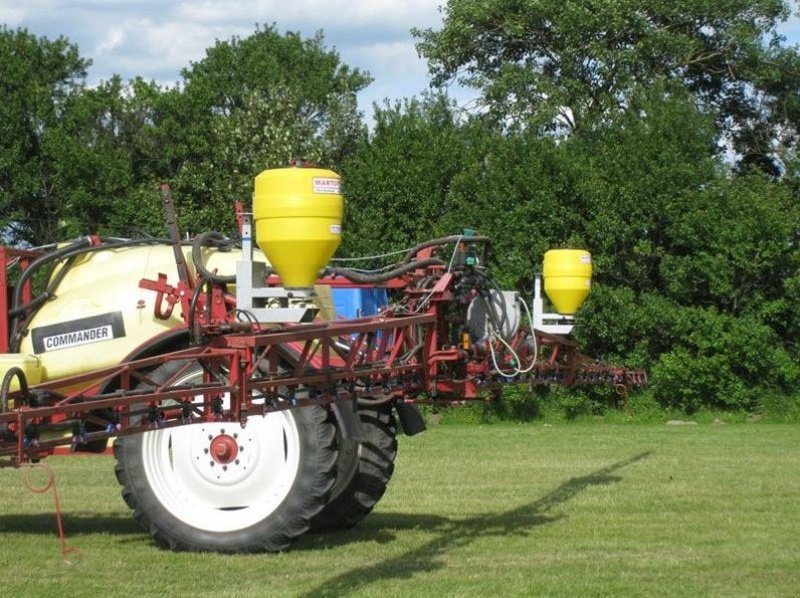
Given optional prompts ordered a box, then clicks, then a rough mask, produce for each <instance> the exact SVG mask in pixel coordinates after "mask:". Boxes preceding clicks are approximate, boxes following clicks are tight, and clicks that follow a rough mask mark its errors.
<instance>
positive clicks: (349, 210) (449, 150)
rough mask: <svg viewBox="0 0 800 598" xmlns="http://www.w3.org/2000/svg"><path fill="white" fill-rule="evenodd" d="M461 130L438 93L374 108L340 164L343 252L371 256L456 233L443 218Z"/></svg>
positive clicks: (464, 141)
mask: <svg viewBox="0 0 800 598" xmlns="http://www.w3.org/2000/svg"><path fill="white" fill-rule="evenodd" d="M465 131H466V130H465V129H463V128H462V126H461V124H460V123H459V119H458V113H457V111H456V110H455V107H454V105H453V104H452V103H451V102H450V101H449V100H448V99H447V98H446V97H444V96H441V95H434V96H426V97H423V98H420V99H410V100H406V101H404V102H397V103H395V104H388V103H387V104H385V105H384V106H375V128H374V131H373V132H372V134H371V136H370V138H366V137H365V138H364V139H362V141H361V143H360V144H359V146H358V148H357V150H356V152H354V154H353V155H352V156H351V157H350V158H349V159H348V160H346V161H345V163H344V168H343V170H342V177H343V180H344V192H345V195H346V198H347V202H346V204H345V210H346V211H345V223H344V245H343V251H344V252H347V253H353V254H357V255H366V254H376V253H382V252H384V251H387V250H397V249H401V248H403V247H408V246H409V245H413V244H415V243H417V242H419V241H424V240H426V239H430V238H432V237H435V236H438V235H442V234H453V233H457V232H458V231H459V228H458V227H456V228H447V226H448V224H452V222H448V223H445V222H444V219H445V216H446V213H447V211H448V206H447V195H448V190H449V188H450V184H451V181H452V179H453V177H454V176H455V175H456V174H457V173H458V172H460V171H461V170H462V169H463V168H464V167H465V165H466V164H467V163H468V162H469V159H470V151H469V139H468V135H467V134H466V132H465ZM458 226H468V223H465V222H464V221H462V222H461V223H459V224H458Z"/></svg>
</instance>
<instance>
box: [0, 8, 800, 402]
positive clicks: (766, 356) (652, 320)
mask: <svg viewBox="0 0 800 598" xmlns="http://www.w3.org/2000/svg"><path fill="white" fill-rule="evenodd" d="M796 8H797V6H796V3H789V2H783V1H778V0H732V1H731V2H726V3H706V2H698V1H697V0H680V1H677V2H676V1H671V2H666V1H663V0H638V1H636V2H634V1H633V0H615V1H613V2H612V1H611V0H574V1H573V0H565V1H564V2H559V3H550V2H522V1H511V2H509V1H508V0H502V1H501V0H483V1H481V2H474V1H471V0H450V1H449V2H448V3H447V4H446V6H445V7H444V9H443V21H442V25H441V27H440V28H438V29H430V30H417V31H414V33H413V35H414V36H415V37H416V41H417V44H418V46H417V47H418V50H419V52H420V53H421V55H422V56H424V57H425V58H426V59H427V60H428V64H429V68H430V72H431V91H430V92H428V93H425V94H422V95H421V96H420V97H414V98H407V99H402V100H398V101H394V102H389V101H387V102H385V103H383V104H382V105H378V106H375V107H374V123H373V124H372V126H371V128H368V127H367V124H366V123H365V122H364V120H363V117H362V115H361V114H360V113H359V112H358V110H357V105H356V94H357V93H358V91H360V90H361V89H363V88H364V87H365V86H366V85H368V84H369V83H370V77H369V75H368V74H367V73H364V72H362V71H360V70H358V69H354V68H350V67H348V66H347V65H345V64H343V63H342V62H341V60H340V59H339V56H338V55H337V53H336V52H335V51H333V50H330V49H328V48H326V47H325V44H324V39H323V37H322V36H321V34H320V35H317V36H316V37H313V38H311V39H303V38H301V37H300V36H299V35H297V34H293V33H286V34H280V33H279V32H278V31H277V30H276V29H275V27H274V26H271V27H263V26H261V27H258V28H257V29H256V30H255V32H254V33H253V34H252V35H250V36H248V37H245V38H232V39H230V40H227V41H218V42H216V43H215V45H214V46H212V47H211V48H209V49H208V50H207V52H206V56H205V57H204V58H203V59H202V60H200V61H198V62H196V63H192V64H191V65H189V66H187V67H186V68H185V69H184V70H183V71H182V73H181V78H180V81H179V82H178V84H176V85H175V86H174V87H171V88H164V87H160V86H158V85H156V84H154V83H152V82H147V81H145V80H144V79H141V78H137V79H134V80H132V81H127V82H124V81H122V80H121V79H120V78H118V77H115V78H113V79H112V80H110V81H107V82H103V83H102V84H100V85H98V86H96V87H91V88H90V87H88V86H87V85H86V73H87V69H88V68H89V61H88V60H87V59H85V58H83V57H81V56H80V54H79V51H78V49H77V48H76V47H75V46H74V45H73V44H70V43H69V41H68V40H66V39H63V38H62V39H58V40H48V39H45V38H41V37H37V36H35V35H33V34H31V33H29V32H28V31H26V30H23V29H17V30H11V29H8V28H3V29H2V30H0V81H2V83H3V92H2V99H3V101H2V102H0V127H2V130H1V131H0V146H1V147H2V153H0V156H2V162H0V224H2V225H3V227H4V228H3V230H4V233H3V234H4V236H5V237H6V239H7V240H8V241H9V242H24V243H27V244H30V245H40V244H44V243H49V242H52V241H54V240H57V239H63V238H65V237H69V236H74V235H77V234H82V233H86V232H106V233H108V234H116V235H125V236H131V235H135V234H141V232H140V231H146V232H147V233H149V234H160V233H162V230H163V229H162V227H163V224H162V216H161V209H160V205H159V198H158V194H157V193H156V192H155V190H156V189H157V183H158V182H160V181H162V180H168V181H170V182H171V184H172V186H173V190H174V192H175V198H176V202H177V204H178V211H179V215H180V218H181V226H182V228H183V229H184V230H188V231H192V232H200V231H202V230H206V229H209V228H214V229H218V230H222V231H223V232H227V231H228V230H229V229H230V228H231V227H232V226H233V222H232V219H231V207H230V206H231V204H232V202H233V200H236V199H247V198H249V196H250V194H251V189H252V178H253V176H254V174H256V173H257V172H259V171H260V170H262V169H264V168H267V167H274V166H280V165H283V164H285V163H286V162H287V160H288V159H289V158H292V157H298V156H301V157H304V158H308V159H312V160H315V161H317V162H319V163H321V164H324V165H326V166H329V167H331V168H333V169H334V170H337V171H338V172H340V173H341V174H342V177H343V181H344V194H345V199H346V216H345V229H344V230H345V232H344V243H343V247H342V249H341V252H342V254H343V255H363V254H374V253H381V252H384V251H389V250H393V249H400V248H403V247H407V246H409V245H412V244H414V243H415V242H418V241H421V240H424V239H426V238H430V237H432V236H437V235H444V234H452V233H454V232H459V231H460V230H462V229H463V228H474V229H478V230H480V231H481V232H482V233H484V234H487V235H489V236H490V237H492V239H493V245H492V254H491V256H492V257H491V264H490V265H491V267H492V269H493V272H494V273H495V276H496V277H497V278H498V279H499V280H500V282H501V284H502V285H503V286H505V287H510V288H517V289H519V290H521V291H523V292H524V293H530V291H531V287H532V280H533V273H534V272H537V271H539V270H541V258H542V254H543V253H544V251H545V250H546V249H548V248H551V247H560V246H573V247H582V248H586V249H589V250H590V251H591V252H592V254H593V256H594V267H595V284H594V291H593V293H592V295H591V296H590V298H589V300H588V301H587V304H586V305H585V307H584V308H583V310H582V312H581V319H580V322H579V325H578V328H577V331H576V336H577V337H578V340H579V341H580V343H581V345H582V346H583V348H584V350H585V352H586V353H589V354H592V355H596V356H598V357H602V358H604V359H606V360H610V361H613V362H615V363H620V364H624V365H627V366H630V367H637V368H639V367H641V368H646V369H648V370H649V372H650V380H651V383H650V386H649V388H648V390H647V393H648V394H649V395H650V396H651V397H652V398H654V399H655V400H656V401H658V402H659V403H660V404H661V405H663V406H667V407H672V408H678V409H682V410H685V411H689V412H691V411H694V410H698V409H702V408H709V407H710V408H723V409H736V410H758V409H760V408H761V406H762V403H763V402H764V401H765V400H767V399H769V400H777V401H779V402H783V403H786V404H797V403H798V401H800V399H799V398H798V396H799V395H798V393H797V386H798V382H800V365H799V364H798V357H800V348H799V347H798V345H797V342H796V339H797V338H798V334H799V333H800V301H798V299H800V269H799V268H798V266H800V248H799V247H798V231H800V214H798V196H799V195H798V194H799V193H800V160H799V159H798V155H797V143H798V137H797V132H798V124H799V123H800V53H798V48H797V47H796V46H790V45H788V44H786V42H785V41H784V40H782V38H780V36H778V35H777V33H776V25H777V24H779V23H780V22H781V21H782V20H784V19H786V18H787V17H788V16H789V14H790V13H789V11H790V10H792V9H796ZM454 81H455V82H458V83H459V84H460V85H463V86H467V87H470V88H472V89H474V90H475V93H476V94H477V96H478V98H479V99H478V101H477V103H476V105H475V106H472V107H471V109H470V110H465V109H463V108H461V107H459V106H458V105H457V104H456V103H455V102H454V101H453V100H452V99H451V98H449V97H448V95H447V93H446V90H447V86H448V85H450V84H451V83H453V82H454Z"/></svg>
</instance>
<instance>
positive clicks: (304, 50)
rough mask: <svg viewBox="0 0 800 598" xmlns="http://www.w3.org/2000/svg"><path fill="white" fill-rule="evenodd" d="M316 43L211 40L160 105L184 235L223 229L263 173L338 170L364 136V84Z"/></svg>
mask: <svg viewBox="0 0 800 598" xmlns="http://www.w3.org/2000/svg"><path fill="white" fill-rule="evenodd" d="M323 41H324V40H323V37H322V34H321V33H320V34H317V35H316V36H315V37H313V38H311V39H302V38H301V37H300V36H299V35H298V34H296V33H287V34H285V35H281V34H279V33H278V32H277V31H276V30H275V28H274V27H258V28H257V29H256V31H255V33H253V34H252V35H250V36H249V37H246V38H243V39H242V38H238V37H234V38H232V39H230V40H228V41H218V42H217V43H216V44H215V45H214V46H213V47H211V48H209V49H208V50H207V51H206V56H205V58H204V59H202V60H200V61H199V62H197V63H194V64H192V65H191V66H190V67H189V68H187V69H184V71H183V73H182V77H183V83H182V86H181V87H180V88H179V89H176V90H173V91H170V92H169V93H168V96H169V97H168V98H163V106H164V108H165V110H164V111H163V113H162V114H160V115H159V117H158V118H157V121H156V129H157V130H160V131H161V132H162V141H163V143H164V144H165V145H166V146H169V147H170V148H171V149H170V153H171V155H172V156H173V157H172V159H171V165H170V168H171V170H172V176H171V177H170V178H171V179H172V181H173V183H174V187H175V191H176V198H178V200H179V201H182V202H183V203H182V205H181V212H182V220H183V222H184V223H185V225H186V226H190V225H192V226H193V228H192V229H191V230H194V231H197V230H198V228H197V227H198V226H199V227H204V228H205V227H217V228H222V229H224V228H225V223H230V222H231V221H232V220H231V218H230V214H231V205H232V202H233V200H235V199H245V198H249V197H250V194H251V192H252V187H253V177H254V176H255V175H256V174H258V172H260V171H261V170H263V169H265V168H268V167H276V166H283V165H285V164H287V162H288V161H289V160H290V159H292V158H306V159H310V160H313V161H315V162H317V163H319V164H321V165H324V166H326V167H331V168H334V169H339V168H340V166H341V164H342V161H343V160H344V158H345V157H346V156H347V155H349V154H350V153H351V152H352V151H353V149H354V147H355V144H356V142H357V140H358V139H359V138H360V137H362V136H363V135H364V134H365V127H364V124H363V122H362V120H361V116H360V114H359V113H358V110H357V105H356V94H357V92H358V91H360V90H361V89H362V88H363V87H365V86H366V85H367V84H368V83H369V82H370V78H369V76H368V75H367V74H365V73H363V72H361V71H359V70H358V69H351V68H349V67H348V66H347V65H344V64H342V63H341V62H340V59H339V55H338V54H337V53H336V52H335V51H333V50H328V49H327V48H325V46H324V44H323Z"/></svg>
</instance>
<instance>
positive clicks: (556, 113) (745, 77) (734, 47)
mask: <svg viewBox="0 0 800 598" xmlns="http://www.w3.org/2000/svg"><path fill="white" fill-rule="evenodd" d="M443 14H444V23H443V26H442V28H441V29H439V30H434V29H427V30H414V34H415V35H416V36H417V38H418V39H419V40H420V41H419V43H418V44H417V49H418V51H419V52H420V53H421V54H422V55H423V56H424V57H425V58H427V59H428V63H429V69H430V72H431V74H432V75H433V82H434V84H436V85H446V84H447V83H448V82H450V81H451V80H453V79H456V80H458V81H459V82H460V83H462V84H466V85H469V86H471V87H474V88H476V89H478V90H480V92H481V93H482V103H483V105H484V106H485V107H486V108H488V110H489V111H490V112H491V113H492V114H494V115H495V116H496V118H497V120H498V121H501V122H506V123H512V124H520V125H524V126H527V125H533V126H534V127H535V128H549V129H553V128H555V129H558V128H566V129H568V130H570V131H582V130H587V131H588V130H591V128H593V127H594V126H595V125H597V124H598V123H600V122H608V121H609V120H614V119H615V118H616V117H617V116H618V114H620V113H621V112H624V111H625V110H626V109H627V107H628V106H629V105H630V101H631V97H632V96H633V95H635V91H636V89H637V88H639V87H642V86H644V87H648V88H649V87H652V86H654V85H657V84H660V83H661V82H667V83H668V84H670V85H672V84H675V85H677V86H679V87H680V88H685V89H687V90H689V91H690V92H691V93H692V94H694V95H695V96H696V98H697V99H698V101H700V102H702V103H703V104H704V105H705V106H707V107H709V108H711V109H712V110H714V111H715V113H717V116H718V122H719V124H720V125H721V126H722V127H723V128H724V129H725V130H727V131H729V132H731V133H734V132H735V133H736V139H737V141H738V142H740V143H739V146H740V149H744V148H749V149H750V150H751V154H750V155H751V156H752V157H759V156H760V157H761V158H765V157H767V153H768V152H767V148H768V146H769V141H770V140H771V139H775V138H776V135H777V133H776V132H775V125H776V124H778V123H780V124H784V125H791V124H792V123H794V124H796V123H797V121H796V110H797V100H796V90H797V83H798V77H799V76H800V75H798V72H800V70H797V69H796V67H797V64H798V52H797V50H796V49H789V48H785V47H782V46H781V45H780V43H779V42H780V39H779V38H778V36H777V33H776V29H775V26H776V24H777V23H778V22H780V21H782V20H783V19H786V18H787V17H788V15H789V3H788V2H785V1H783V0H732V1H728V2H716V3H715V2H696V1H695V0H678V1H674V0H670V1H665V0H645V1H642V0H635V1H634V0H591V1H587V0H565V1H563V2H522V1H514V2H508V1H506V0H485V1H483V2H474V1H472V0H449V1H448V2H447V4H446V5H445V7H444V8H443ZM792 115H793V116H792Z"/></svg>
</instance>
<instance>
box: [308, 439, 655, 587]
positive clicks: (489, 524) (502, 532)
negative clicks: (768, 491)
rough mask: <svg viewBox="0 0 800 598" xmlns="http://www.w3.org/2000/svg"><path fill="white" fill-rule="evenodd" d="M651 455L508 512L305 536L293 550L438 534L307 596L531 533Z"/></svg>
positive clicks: (404, 519)
mask: <svg viewBox="0 0 800 598" xmlns="http://www.w3.org/2000/svg"><path fill="white" fill-rule="evenodd" d="M650 454H651V452H650V451H647V452H644V453H640V454H638V455H635V456H633V457H630V458H629V459H625V460H624V461H619V462H617V463H614V464H612V465H609V466H608V467H604V468H602V469H598V470H597V471H594V472H592V473H590V474H588V475H585V476H581V477H577V478H570V479H569V480H567V481H566V482H564V483H563V484H561V485H560V486H559V487H558V488H556V489H555V490H553V491H552V492H550V493H548V494H546V495H545V496H543V497H541V498H539V499H537V500H535V501H533V502H531V503H529V504H526V505H523V506H521V507H518V508H516V509H512V510H510V511H506V512H504V513H491V514H487V515H479V516H476V517H469V518H467V519H449V518H446V517H434V516H425V515H409V514H381V513H375V514H372V515H371V516H370V517H369V518H368V519H367V522H369V525H366V523H367V522H365V525H364V528H363V531H361V530H360V531H356V530H353V531H351V532H348V533H346V534H324V535H323V534H319V535H312V536H306V537H305V538H303V539H302V540H301V543H300V545H299V546H297V547H296V548H295V550H297V549H300V550H314V549H317V548H319V547H320V546H335V545H340V544H345V543H349V542H355V541H359V540H360V541H378V542H389V541H391V540H393V539H394V538H395V534H394V531H398V530H408V529H424V530H426V531H428V532H433V533H436V534H437V537H436V538H434V539H433V540H431V541H430V542H427V543H426V544H423V545H422V546H420V547H418V548H415V549H414V550H409V551H407V552H405V553H403V554H401V555H399V556H396V557H392V558H390V559H387V560H385V561H383V562H382V563H377V564H374V563H371V564H369V565H367V566H364V567H358V568H356V569H352V570H351V571H347V572H345V573H342V574H341V575H338V576H336V577H334V578H332V579H330V580H327V581H325V582H324V584H322V585H321V586H319V587H317V588H315V589H313V590H311V591H310V592H307V593H305V594H303V596H306V597H309V598H312V597H316V596H339V595H342V594H347V593H350V592H356V591H358V590H362V589H364V588H365V587H368V586H369V585H370V584H372V583H374V582H377V581H382V580H385V579H407V578H410V577H412V576H413V575H415V574H417V573H421V572H428V571H434V570H436V569H439V568H441V567H443V566H444V565H443V564H442V563H441V562H440V561H439V560H438V557H440V556H441V555H443V554H444V553H445V552H446V551H448V550H451V549H453V548H458V547H460V546H466V545H468V544H470V543H471V542H473V541H475V540H477V539H478V538H482V537H487V536H501V537H507V536H512V535H514V536H527V535H529V534H530V533H531V532H532V531H533V529H534V528H536V527H538V526H540V525H545V524H547V523H551V522H553V521H557V520H558V519H560V518H561V517H560V516H552V515H549V514H548V512H549V511H551V510H552V509H554V508H555V507H558V506H559V505H562V504H564V503H565V502H567V501H569V500H570V499H572V498H573V497H575V496H576V495H578V494H580V493H581V492H583V491H584V490H586V489H587V488H589V487H591V486H600V485H605V484H613V483H616V482H618V481H620V480H621V479H622V478H620V477H619V476H615V475H612V474H613V473H614V472H616V471H618V470H620V469H622V468H624V467H627V466H629V465H632V464H634V463H636V462H638V461H641V460H643V459H646V458H647V457H649V456H650Z"/></svg>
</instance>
